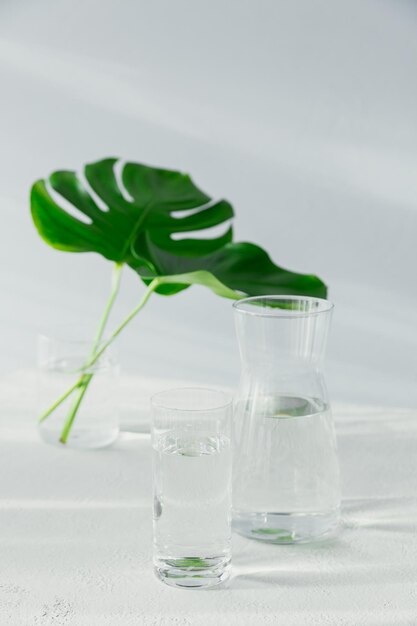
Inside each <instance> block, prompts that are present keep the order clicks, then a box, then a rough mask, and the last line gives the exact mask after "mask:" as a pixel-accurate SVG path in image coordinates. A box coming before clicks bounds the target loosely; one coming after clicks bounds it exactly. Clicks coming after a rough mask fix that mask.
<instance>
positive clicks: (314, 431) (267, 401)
mask: <svg viewBox="0 0 417 626" xmlns="http://www.w3.org/2000/svg"><path fill="white" fill-rule="evenodd" d="M339 503H340V489H339V469H338V459H337V450H336V442H335V435H334V429H333V420H332V416H331V413H330V411H329V408H328V406H327V405H325V404H323V403H322V402H321V401H319V400H317V399H315V398H302V397H294V396H267V397H263V398H262V400H261V401H260V400H259V399H257V402H253V401H251V400H249V401H247V403H246V405H245V407H244V410H243V412H241V413H240V414H239V410H238V414H237V415H236V448H235V463H234V483H233V507H234V514H233V520H234V522H233V523H234V527H235V529H236V530H237V532H239V533H241V534H243V535H245V536H248V537H251V538H254V539H259V540H262V541H268V542H274V543H293V542H302V541H310V540H311V539H315V538H320V537H323V536H327V535H328V534H329V533H331V532H333V531H334V530H335V528H336V527H337V523H338V518H339Z"/></svg>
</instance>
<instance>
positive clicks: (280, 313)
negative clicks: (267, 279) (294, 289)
mask: <svg viewBox="0 0 417 626" xmlns="http://www.w3.org/2000/svg"><path fill="white" fill-rule="evenodd" d="M268 300H272V301H275V302H279V301H282V302H309V303H316V304H318V305H319V308H317V310H315V311H302V310H299V309H290V310H288V309H286V310H282V309H277V308H271V310H270V311H265V309H263V310H259V309H258V310H256V309H248V308H245V306H246V305H251V304H256V303H261V302H262V301H264V302H265V301H268ZM233 308H234V310H235V312H237V313H242V314H244V315H252V316H254V317H278V318H287V319H295V318H299V317H312V316H316V315H321V314H322V313H329V312H330V311H332V310H333V309H334V303H333V302H332V301H331V300H327V299H326V298H316V297H314V296H300V295H276V294H271V295H268V294H265V295H263V296H250V297H249V298H241V299H240V300H236V302H234V303H233Z"/></svg>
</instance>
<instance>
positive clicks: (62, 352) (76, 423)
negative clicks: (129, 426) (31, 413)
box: [37, 335, 119, 449]
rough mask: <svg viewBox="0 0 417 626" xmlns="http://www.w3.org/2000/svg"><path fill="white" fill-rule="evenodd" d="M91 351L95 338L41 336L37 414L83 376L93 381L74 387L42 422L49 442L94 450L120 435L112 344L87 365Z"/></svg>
mask: <svg viewBox="0 0 417 626" xmlns="http://www.w3.org/2000/svg"><path fill="white" fill-rule="evenodd" d="M90 353H91V339H90V340H89V341H84V340H78V339H72V338H71V339H67V338H57V337H48V336H45V335H40V336H39V338H38V384H37V390H38V394H37V395H38V416H42V415H45V412H47V411H48V410H49V409H50V408H51V407H53V405H54V404H55V403H56V402H57V400H58V399H59V398H61V397H62V396H63V394H65V392H67V391H68V389H69V388H70V387H71V386H73V385H74V384H75V383H76V382H77V381H79V380H80V379H81V378H82V377H84V381H85V380H88V385H87V388H86V389H85V392H84V393H83V388H82V387H80V388H77V389H75V390H74V391H73V392H72V393H71V394H70V395H69V396H68V397H67V398H66V399H65V400H64V401H63V402H61V403H59V404H58V405H57V406H56V408H55V409H54V410H53V411H52V412H51V413H50V414H49V415H48V416H47V417H45V418H44V419H42V420H41V421H40V422H39V425H38V429H39V434H40V436H41V438H42V439H43V441H45V442H46V443H49V444H54V445H60V446H65V447H68V448H79V449H93V448H103V447H105V446H109V445H111V444H112V443H113V442H114V441H115V440H116V439H117V436H118V434H119V419H118V397H117V396H118V374H119V367H118V364H117V363H116V361H115V358H114V356H113V354H112V352H111V351H110V350H109V349H107V350H106V351H105V352H104V353H103V355H102V356H101V357H100V358H99V359H98V361H97V362H96V363H94V365H91V366H89V367H86V365H85V364H86V363H87V362H88V357H89V355H90ZM74 411H75V414H74ZM71 416H73V418H71Z"/></svg>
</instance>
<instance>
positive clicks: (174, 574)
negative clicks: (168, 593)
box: [154, 557, 230, 589]
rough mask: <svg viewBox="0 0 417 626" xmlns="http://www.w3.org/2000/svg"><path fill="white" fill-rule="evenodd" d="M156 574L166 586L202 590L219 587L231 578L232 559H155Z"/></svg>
mask: <svg viewBox="0 0 417 626" xmlns="http://www.w3.org/2000/svg"><path fill="white" fill-rule="evenodd" d="M154 565H155V573H156V575H157V577H158V578H159V579H160V580H162V582H164V583H165V584H166V585H170V586H171V587H183V588H185V589H202V588H209V587H214V586H215V585H219V584H220V583H222V582H224V581H225V580H227V579H228V578H229V575H230V558H228V557H214V558H204V559H200V558H197V557H186V558H183V559H155V560H154Z"/></svg>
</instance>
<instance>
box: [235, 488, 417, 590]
mask: <svg viewBox="0 0 417 626" xmlns="http://www.w3.org/2000/svg"><path fill="white" fill-rule="evenodd" d="M342 519H343V521H342V524H341V528H340V532H339V534H338V535H337V536H336V537H334V538H332V539H329V540H327V541H323V542H316V543H312V544H298V545H297V544H295V545H286V546H284V545H274V544H261V543H260V542H256V541H252V540H249V539H245V538H243V537H239V536H235V537H234V559H233V576H232V578H231V580H230V582H229V584H228V588H229V589H245V588H246V589H249V588H252V589H253V588H258V587H259V588H261V587H262V588H265V587H277V586H280V587H310V586H317V585H320V586H323V587H324V586H352V585H361V584H369V583H370V582H372V581H373V580H378V583H380V584H383V583H393V582H398V580H401V581H402V582H403V583H407V582H413V581H415V580H416V579H417V563H415V560H413V559H412V558H411V556H408V555H412V554H413V553H415V549H416V547H417V498H409V497H404V498H369V499H351V500H346V501H345V502H344V503H343V507H342ZM407 545H409V546H410V548H411V549H410V550H409V551H407V550H406V549H405V546H407ZM397 546H398V548H397Z"/></svg>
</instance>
